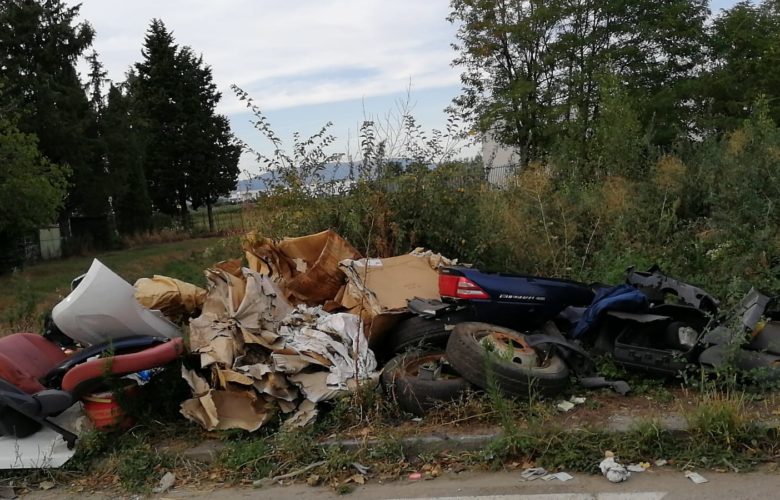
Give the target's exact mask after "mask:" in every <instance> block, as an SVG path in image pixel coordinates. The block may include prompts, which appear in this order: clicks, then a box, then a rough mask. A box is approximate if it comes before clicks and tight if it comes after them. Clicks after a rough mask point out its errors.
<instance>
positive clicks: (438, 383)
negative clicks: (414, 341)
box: [381, 350, 471, 416]
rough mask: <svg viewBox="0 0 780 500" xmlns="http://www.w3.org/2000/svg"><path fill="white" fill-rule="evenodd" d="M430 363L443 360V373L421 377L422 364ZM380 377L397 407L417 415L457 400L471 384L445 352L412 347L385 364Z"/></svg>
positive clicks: (422, 414)
mask: <svg viewBox="0 0 780 500" xmlns="http://www.w3.org/2000/svg"><path fill="white" fill-rule="evenodd" d="M428 362H432V363H444V365H443V366H442V373H443V375H444V376H440V377H437V378H433V379H426V378H423V377H420V371H419V367H420V365H422V364H424V363H428ZM381 380H382V385H383V386H384V388H385V391H386V392H387V394H388V395H389V396H390V397H391V398H394V399H395V400H396V401H397V402H398V406H399V407H400V408H401V409H402V410H404V411H406V412H408V413H412V414H414V415H417V416H424V415H425V414H426V413H428V412H429V411H430V410H431V409H432V408H434V407H435V406H437V405H439V404H441V403H442V402H447V401H454V400H456V399H458V398H459V397H460V396H461V395H462V394H463V393H464V392H465V391H467V390H468V389H469V388H470V387H471V384H469V383H468V382H467V381H466V380H465V379H464V378H463V377H461V376H460V375H459V374H457V373H456V372H455V371H454V369H452V367H451V366H449V363H447V361H446V355H445V353H444V352H443V351H425V350H412V351H407V352H405V353H403V354H399V355H398V356H396V357H394V358H393V359H391V360H390V361H389V362H388V363H387V365H385V368H384V370H383V371H382V375H381Z"/></svg>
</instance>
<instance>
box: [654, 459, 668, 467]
mask: <svg viewBox="0 0 780 500" xmlns="http://www.w3.org/2000/svg"><path fill="white" fill-rule="evenodd" d="M667 463H668V462H667V461H666V459H663V458H659V459H658V460H656V461H655V466H656V467H663V466H664V465H666V464H667Z"/></svg>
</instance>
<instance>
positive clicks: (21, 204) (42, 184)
mask: <svg viewBox="0 0 780 500" xmlns="http://www.w3.org/2000/svg"><path fill="white" fill-rule="evenodd" d="M0 161H1V162H2V163H3V168H2V171H0V234H2V235H3V239H6V238H13V237H17V236H19V235H21V234H24V233H25V232H26V231H30V230H34V229H37V228H38V227H40V226H43V225H46V224H51V223H52V222H53V221H54V220H55V218H56V215H57V211H58V210H59V209H60V208H61V207H62V206H63V201H64V198H65V193H66V186H67V183H66V179H67V175H68V173H69V170H68V169H67V168H64V167H62V166H60V165H56V164H54V163H52V162H50V161H49V160H47V159H46V158H45V157H44V156H43V155H42V154H41V152H40V151H39V149H38V141H37V140H36V139H35V136H34V135H32V134H26V133H23V132H20V131H19V129H17V128H16V126H15V125H14V124H13V123H11V122H9V121H8V120H7V119H6V118H0Z"/></svg>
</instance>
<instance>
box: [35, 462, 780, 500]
mask: <svg viewBox="0 0 780 500" xmlns="http://www.w3.org/2000/svg"><path fill="white" fill-rule="evenodd" d="M702 475H703V476H704V477H706V478H707V479H708V480H709V482H708V483H704V484H694V483H693V482H691V481H690V480H689V479H687V478H686V477H685V475H684V474H683V472H681V471H678V470H673V469H669V470H659V471H647V472H644V473H640V474H634V475H632V477H631V478H630V479H629V480H628V481H627V482H625V483H620V484H612V483H610V482H608V481H607V480H606V479H605V478H604V477H602V476H587V475H583V474H575V475H574V479H572V480H570V481H567V482H565V483H564V482H560V481H557V480H553V481H549V482H544V481H541V480H539V479H537V480H535V481H530V482H523V481H522V480H521V479H520V472H519V471H518V472H497V473H471V472H465V473H462V474H459V475H457V476H454V475H453V476H442V477H439V478H436V479H434V480H430V481H408V480H406V479H402V480H398V481H392V482H388V483H385V484H379V483H377V482H376V481H371V482H370V483H368V484H366V485H363V486H358V487H357V488H355V490H354V491H353V492H352V493H351V494H348V495H339V494H337V493H336V492H334V491H333V490H332V489H330V488H328V487H316V488H315V487H309V486H306V485H305V484H296V485H290V486H270V487H264V488H253V487H251V486H247V487H231V488H208V489H200V490H196V489H190V488H187V487H186V486H182V487H174V489H172V490H170V491H168V492H167V493H165V494H162V495H155V496H156V497H158V498H161V497H162V498H166V499H174V498H204V499H205V498H220V499H226V500H240V499H250V498H268V499H273V500H330V499H333V500H336V499H340V500H344V499H349V498H354V499H361V500H362V499H368V500H391V499H404V500H409V499H422V498H426V499H447V500H661V499H663V500H674V499H686V500H687V499H707V500H716V499H728V500H737V499H762V500H763V499H773V498H780V473H778V472H753V473H745V474H725V473H716V472H702ZM69 497H70V498H84V497H88V498H89V497H90V495H84V494H77V495H73V496H70V495H68V492H67V490H66V489H59V488H57V489H54V490H50V491H47V492H35V493H32V494H31V495H29V496H27V498H46V499H49V498H69ZM92 498H114V497H113V496H103V495H99V494H98V495H95V496H92Z"/></svg>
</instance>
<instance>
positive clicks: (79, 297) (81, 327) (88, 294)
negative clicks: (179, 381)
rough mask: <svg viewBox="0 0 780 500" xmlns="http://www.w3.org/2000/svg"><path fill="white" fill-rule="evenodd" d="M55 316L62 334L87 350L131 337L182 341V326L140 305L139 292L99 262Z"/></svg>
mask: <svg viewBox="0 0 780 500" xmlns="http://www.w3.org/2000/svg"><path fill="white" fill-rule="evenodd" d="M51 314H52V320H53V321H54V324H55V325H57V327H58V328H59V329H60V330H61V331H62V333H64V334H65V335H67V336H68V337H70V338H71V339H73V340H75V341H76V342H78V343H80V344H82V345H84V346H88V345H94V344H102V343H104V342H110V341H111V340H115V339H120V338H124V337H127V336H129V335H156V336H162V337H166V338H176V337H181V330H180V329H179V327H178V326H176V325H175V324H173V323H172V322H171V321H170V320H168V319H167V318H166V317H165V316H164V315H163V314H162V313H161V312H160V311H154V310H150V309H146V308H145V307H143V306H142V305H141V304H139V303H138V301H137V300H135V288H133V286H132V285H131V284H130V283H128V282H127V281H125V280H124V279H122V278H121V277H120V276H118V275H117V274H116V273H114V272H113V271H112V270H111V269H109V268H108V267H106V266H104V265H103V264H102V263H101V262H100V261H99V260H97V259H95V260H93V261H92V265H91V266H90V268H89V271H87V274H86V275H84V279H82V280H81V282H80V283H79V284H78V286H76V288H75V289H74V290H73V291H72V292H71V293H70V294H69V295H68V296H67V297H65V298H64V299H63V300H62V301H61V302H60V303H58V304H57V305H56V306H54V309H52V313H51Z"/></svg>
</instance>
